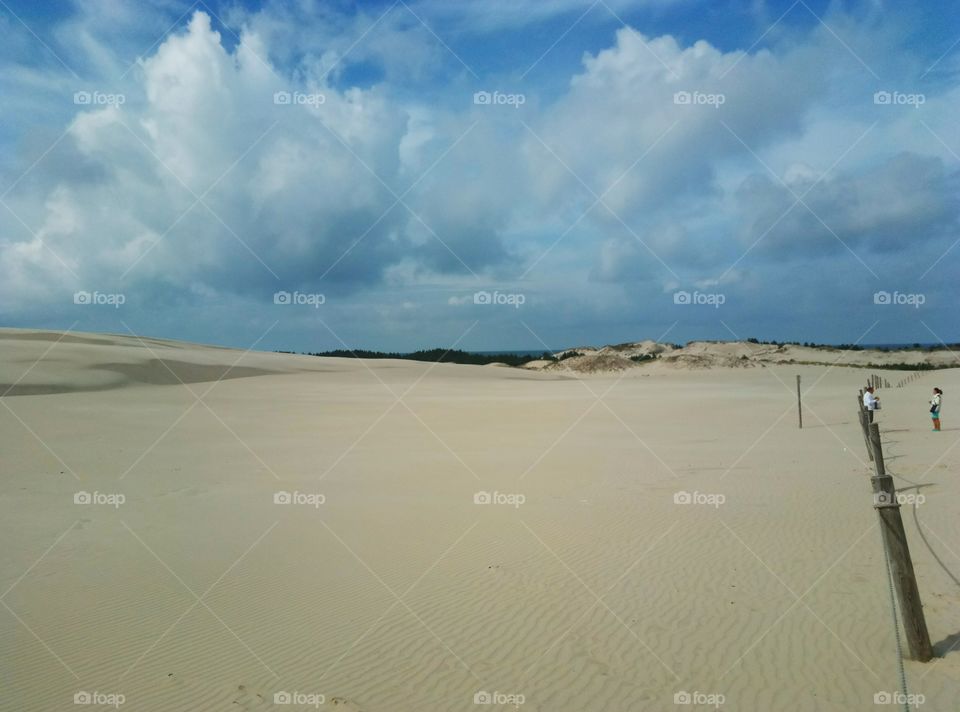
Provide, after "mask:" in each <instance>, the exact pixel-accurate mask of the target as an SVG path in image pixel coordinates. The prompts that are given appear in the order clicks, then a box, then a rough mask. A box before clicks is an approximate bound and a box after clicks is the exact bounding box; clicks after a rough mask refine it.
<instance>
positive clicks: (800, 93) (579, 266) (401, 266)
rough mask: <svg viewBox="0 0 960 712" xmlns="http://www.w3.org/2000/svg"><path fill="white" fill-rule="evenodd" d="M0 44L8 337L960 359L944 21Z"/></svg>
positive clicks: (296, 29)
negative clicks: (80, 335) (743, 342)
mask: <svg viewBox="0 0 960 712" xmlns="http://www.w3.org/2000/svg"><path fill="white" fill-rule="evenodd" d="M0 30H2V31H3V33H4V37H5V43H4V47H3V48H2V49H0V63H2V65H3V66H2V68H0V69H2V71H0V92H2V97H3V99H2V102H0V147H2V149H3V150H2V152H0V324H2V325H4V326H17V327H42V328H59V329H65V328H70V327H72V328H74V329H78V330H91V331H92V330H97V331H111V332H121V333H122V332H126V331H128V330H132V331H135V332H137V333H142V334H149V335H153V336H161V337H170V338H183V339H189V340H194V341H202V342H211V343H218V344H225V345H231V346H237V347H241V348H245V347H248V346H251V345H253V344H256V345H257V348H267V349H272V348H283V349H295V350H317V349H329V348H340V347H342V346H343V345H344V344H347V345H349V346H355V347H363V348H380V349H391V350H394V349H398V350H412V349H416V348H423V347H431V346H436V345H445V346H449V345H453V344H456V345H457V346H458V347H460V348H469V349H478V350H491V349H498V348H503V349H525V348H540V347H549V348H562V347H566V346H571V345H578V344H601V343H615V342H623V341H632V340H640V339H645V338H661V339H664V340H669V341H678V342H683V341H687V340H692V339H699V338H710V339H730V338H747V337H759V338H764V339H791V340H801V341H808V340H813V341H821V342H835V343H839V342H855V341H858V340H860V341H863V342H866V343H878V342H883V343H886V342H914V341H920V342H936V341H940V340H943V341H951V342H952V341H958V340H960V331H958V329H957V322H956V319H955V317H954V316H953V311H954V309H953V307H954V304H955V301H956V297H957V289H956V287H955V286H954V283H955V274H956V271H957V267H958V260H960V246H958V245H957V241H958V240H960V230H958V207H960V192H958V188H960V171H958V167H960V128H958V125H957V122H956V120H955V117H956V115H957V109H958V99H960V91H958V83H957V78H958V70H960V21H958V13H956V11H955V10H951V9H950V8H949V7H948V6H947V5H946V4H941V3H926V4H924V6H923V7H921V8H912V7H904V6H903V4H902V3H891V2H883V1H881V0H875V1H873V2H859V3H853V2H825V1H824V2H817V1H815V0H803V1H802V2H792V3H791V2H764V1H763V0H741V1H735V2H713V1H710V2H707V1H699V0H639V1H628V0H602V1H598V2H592V1H591V2H585V1H582V0H557V2H552V3H544V2H536V1H534V0H512V1H509V2H508V1H507V0H502V1H501V0H487V1H485V2H481V1H480V0H462V1H461V2H444V1H442V0H418V1H417V0H409V1H408V0H404V1H398V2H361V3H357V2H346V1H343V2H312V1H311V0H302V1H299V2H252V1H250V0H248V1H247V2H213V1H211V2H207V3H204V2H197V3H190V2H179V1H177V2H174V1H172V0H169V1H168V0H154V1H153V2H143V1H140V2H134V1H133V0H109V1H108V0H103V1H99V2H97V1H88V2H79V1H78V2H53V3H33V2H13V1H11V0H2V2H0ZM288 294H289V295H290V297H289V299H288V298H287V296H286V295H288ZM86 295H90V296H89V298H87V296H86ZM118 295H119V296H118ZM487 295H490V297H489V299H487ZM688 296H689V298H688ZM118 302H119V303H118Z"/></svg>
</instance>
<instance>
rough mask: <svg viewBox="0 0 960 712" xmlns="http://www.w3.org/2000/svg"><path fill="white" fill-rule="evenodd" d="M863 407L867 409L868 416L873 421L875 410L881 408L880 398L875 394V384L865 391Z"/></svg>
mask: <svg viewBox="0 0 960 712" xmlns="http://www.w3.org/2000/svg"><path fill="white" fill-rule="evenodd" d="M863 407H864V408H865V409H866V411H867V417H869V419H870V422H871V423H872V422H873V411H875V410H878V409H879V408H880V399H879V398H877V397H876V396H875V395H873V386H870V387H869V388H868V389H867V390H865V391H864V392H863Z"/></svg>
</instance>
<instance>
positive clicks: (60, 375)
mask: <svg viewBox="0 0 960 712" xmlns="http://www.w3.org/2000/svg"><path fill="white" fill-rule="evenodd" d="M61 336H62V335H61V334H50V333H42V332H29V331H22V330H4V331H0V383H2V384H5V385H3V386H2V387H0V392H3V391H4V390H8V389H10V392H9V393H8V394H7V397H4V398H2V399H0V451H2V453H3V454H2V461H3V465H2V468H3V469H2V472H3V477H2V480H0V482H2V489H0V506H2V513H3V518H2V521H3V540H4V542H5V546H4V547H2V549H0V576H2V581H0V583H2V590H3V591H5V592H6V593H5V594H3V598H2V602H3V603H4V604H5V608H4V610H3V611H0V630H2V635H3V639H4V640H6V641H9V643H8V644H7V645H5V646H3V648H2V651H0V670H2V673H3V679H4V694H3V695H2V697H0V709H3V710H7V709H9V710H68V709H69V710H76V709H77V707H75V706H74V704H73V700H74V695H75V694H77V693H78V692H90V693H93V692H94V691H96V692H97V693H98V694H101V695H104V694H122V695H123V696H124V703H123V705H122V706H121V709H128V710H138V711H139V710H223V709H239V710H244V709H248V710H260V709H262V710H266V709H281V710H282V709H308V708H310V707H309V705H310V704H311V700H312V701H313V702H318V701H319V699H320V697H319V696H320V695H322V696H323V698H322V699H323V705H321V706H320V707H319V709H321V710H322V709H339V710H364V711H365V712H380V711H388V710H389V711H391V712H395V711H405V710H410V711H412V712H415V711H419V710H438V711H439V710H477V709H485V708H487V707H485V706H479V707H478V706H477V705H475V703H474V696H475V695H476V694H477V693H478V692H481V691H483V692H487V693H489V694H491V695H494V694H496V695H500V697H497V698H496V699H499V700H512V702H518V701H519V700H518V698H516V697H514V698H509V697H504V696H505V695H506V696H509V695H522V696H523V701H522V704H518V705H517V707H518V708H519V709H522V710H527V711H528V712H529V711H532V710H537V711H543V712H546V711H550V712H555V711H560V712H564V711H567V710H569V711H571V712H572V711H577V712H579V711H581V710H594V709H595V710H672V711H674V712H676V711H677V710H684V709H712V708H713V706H712V705H710V706H708V705H701V706H699V707H697V706H695V705H689V706H684V705H676V704H674V696H675V695H677V694H681V693H691V694H693V693H699V694H700V695H701V697H700V698H698V699H707V697H704V696H708V695H722V697H723V704H721V705H720V709H727V710H738V711H741V710H748V711H751V710H801V711H803V710H818V711H819V710H837V711H840V710H843V711H849V710H854V711H857V710H862V711H867V710H873V711H875V710H878V709H880V710H882V709H897V708H896V707H895V706H877V705H875V704H874V695H875V694H877V693H879V692H884V691H894V690H896V689H898V671H897V666H896V657H895V639H894V633H893V628H892V623H891V617H890V604H889V601H888V598H887V596H888V593H887V585H886V582H885V572H884V569H883V558H882V549H881V546H880V535H879V531H878V530H877V528H876V526H875V520H876V517H875V513H874V511H873V509H872V506H871V498H870V494H869V493H870V486H869V469H868V467H867V463H866V462H865V458H864V452H863V442H862V440H861V439H860V435H859V431H858V429H857V426H856V425H855V423H854V417H853V416H854V415H855V414H854V411H853V395H854V394H855V393H856V389H857V388H858V387H859V386H860V385H861V383H862V381H863V378H864V376H865V374H866V373H867V371H864V370H858V369H855V368H839V367H838V368H830V367H827V366H810V365H802V366H801V365H776V364H773V363H770V364H767V367H765V368H744V369H737V370H732V369H702V370H687V369H682V368H672V369H671V368H662V367H658V368H656V369H653V370H650V371H643V372H640V371H630V372H624V373H619V374H616V373H615V374H603V373H598V374H595V375H591V376H589V377H588V378H584V379H582V380H580V379H578V378H575V377H573V376H571V375H570V374H569V373H565V372H550V373H537V372H531V371H525V370H522V369H511V368H485V367H473V366H457V365H452V364H424V363H413V362H407V361H366V362H361V361H357V360H353V359H317V358H313V357H302V356H290V355H283V354H271V353H259V352H250V353H243V352H241V351H235V350H230V349H222V348H214V347H205V346H199V345H195V344H182V343H176V342H167V341H163V340H156V339H150V340H147V339H145V340H144V342H140V341H138V340H137V339H135V338H134V337H130V336H107V335H92V334H90V335H87V334H70V335H68V336H66V337H64V338H61ZM733 355H734V356H739V354H738V353H734V354H733ZM798 373H799V374H801V376H802V379H803V384H804V387H805V388H811V389H812V390H810V391H809V392H808V393H807V394H806V395H805V404H806V409H805V428H804V429H803V430H802V431H799V430H798V429H797V425H796V410H795V409H796V406H795V401H794V397H795V395H794V393H793V390H792V389H793V387H794V380H793V379H794V376H795V375H796V374H798ZM900 375H901V374H899V373H895V372H889V373H888V374H887V376H888V377H889V378H890V380H891V381H893V380H895V379H897V380H899V376H900ZM180 381H183V383H184V384H185V385H183V384H181V383H180ZM934 385H938V386H940V387H942V388H943V389H944V391H945V394H946V395H945V405H944V425H945V428H946V429H947V430H946V431H945V432H942V433H939V434H934V433H931V432H930V431H929V424H928V421H927V417H926V408H925V402H926V399H927V398H928V397H929V396H928V391H929V390H930V388H932V386H934ZM11 387H12V389H11ZM953 394H960V369H951V370H945V371H937V372H929V373H926V374H925V375H924V376H923V377H921V378H919V379H918V380H916V381H915V382H913V383H911V384H910V386H909V387H906V388H899V389H898V388H891V389H883V390H881V392H880V396H881V399H882V402H883V403H884V409H883V411H881V413H880V415H879V420H880V423H881V429H882V431H883V433H884V440H885V448H886V451H887V453H888V464H889V467H890V469H891V470H892V471H893V472H894V474H896V475H897V476H898V485H900V486H901V487H908V486H910V485H911V483H915V484H916V485H917V486H919V487H920V489H919V490H916V491H919V492H922V493H923V494H924V496H925V498H926V501H925V502H923V503H922V504H920V505H918V506H917V507H916V508H915V509H913V508H909V507H905V508H904V509H903V513H904V519H905V522H906V524H907V528H908V532H907V534H908V537H909V539H910V545H911V547H912V550H913V555H914V560H915V564H916V569H917V573H918V577H919V581H920V588H921V594H922V596H923V600H924V603H925V606H926V613H927V618H928V624H929V627H930V630H931V635H932V636H933V638H934V640H935V641H936V642H937V647H938V650H939V651H940V653H941V654H942V656H943V657H941V658H938V659H937V661H936V662H934V663H929V664H926V665H921V664H919V663H912V662H908V663H907V673H908V676H909V682H910V689H911V692H914V693H921V694H923V695H924V696H925V704H924V705H923V706H922V707H921V709H926V710H947V709H954V708H955V707H956V700H957V698H958V695H960V651H955V650H954V651H949V652H948V650H949V648H951V646H953V645H954V644H956V643H957V641H960V616H958V611H960V584H958V579H960V555H958V552H960V516H958V515H960V497H958V494H960V484H958V480H957V472H958V468H960V447H955V445H956V443H957V442H958V437H960V425H957V423H960V410H958V411H957V413H958V420H957V421H954V420H953V418H952V416H951V413H952V412H953V411H952V406H951V403H952V397H953ZM13 396H15V397H13ZM398 398H400V400H398ZM198 399H199V400H198ZM78 492H86V493H90V494H91V497H93V496H94V495H96V496H97V497H99V498H100V500H99V501H102V502H103V503H99V504H98V503H96V502H93V503H90V504H77V503H75V495H76V494H77V493H78ZM682 492H685V493H690V494H691V497H694V495H695V498H694V499H695V501H694V502H692V503H690V504H683V503H677V497H676V495H677V494H678V493H682ZM278 493H290V495H291V499H292V500H295V501H293V502H291V503H290V504H284V503H282V502H283V501H284V499H283V495H282V494H281V496H280V500H279V501H280V502H281V503H276V502H275V500H276V496H277V494H278ZM485 493H486V494H485ZM117 495H122V496H123V500H124V501H123V502H122V503H116V496H117ZM319 495H322V496H323V501H322V502H321V501H320V499H321V498H320V497H319ZM487 495H489V499H490V500H492V501H491V503H489V504H484V503H482V502H485V501H486V500H487V499H488V497H487ZM718 495H722V499H723V501H722V502H720V501H719V500H718ZM111 496H113V497H114V502H115V504H110V503H107V501H106V500H104V497H107V498H109V497H111ZM521 498H522V501H520V499H521ZM705 498H706V499H705ZM710 498H712V499H710ZM679 499H680V501H681V502H682V500H683V497H680V498H679ZM477 501H479V502H481V503H476V502H477ZM698 502H699V503H698ZM921 534H922V535H923V536H921ZM957 647H960V645H957ZM277 694H281V695H283V694H290V695H291V697H292V699H294V700H300V701H301V702H302V703H303V704H302V705H301V706H295V705H288V706H280V705H275V704H274V700H275V698H274V696H275V695H277ZM297 695H299V697H297ZM311 695H313V697H310V696H311ZM279 699H282V698H279ZM513 707H514V705H513V704H504V705H500V706H498V705H490V708H498V709H509V708H513Z"/></svg>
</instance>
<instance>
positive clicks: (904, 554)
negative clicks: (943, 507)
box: [870, 423, 933, 663]
mask: <svg viewBox="0 0 960 712" xmlns="http://www.w3.org/2000/svg"><path fill="white" fill-rule="evenodd" d="M870 444H871V445H872V446H873V464H874V467H875V468H876V475H875V476H874V477H872V478H871V482H872V484H873V506H874V509H876V510H877V514H878V515H879V517H880V528H881V530H882V531H883V545H884V548H885V549H886V556H887V560H888V561H889V562H890V573H891V575H892V576H893V585H894V587H895V588H896V591H897V601H898V602H899V604H900V618H901V619H902V620H903V628H904V630H905V631H906V633H907V645H908V646H909V648H910V657H911V658H913V659H914V660H919V661H920V662H923V663H925V662H928V661H929V660H931V659H932V658H933V646H932V645H931V644H930V633H929V632H928V631H927V622H926V620H925V619H924V617H923V604H922V603H921V602H920V590H919V589H918V588H917V577H916V574H915V573H914V571H913V561H912V560H911V558H910V547H909V545H908V544H907V534H906V532H905V531H904V529H903V519H902V517H901V516H900V503H899V502H898V501H897V492H896V490H895V489H894V486H893V478H892V477H891V476H890V475H888V474H887V470H886V467H885V466H884V463H883V447H882V446H881V444H880V426H878V425H877V424H876V423H871V425H870Z"/></svg>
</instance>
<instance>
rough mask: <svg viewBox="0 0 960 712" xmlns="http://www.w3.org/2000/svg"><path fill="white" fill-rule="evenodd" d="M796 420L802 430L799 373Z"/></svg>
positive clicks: (798, 379) (798, 376)
mask: <svg viewBox="0 0 960 712" xmlns="http://www.w3.org/2000/svg"><path fill="white" fill-rule="evenodd" d="M797 421H798V423H799V427H800V429H801V430H803V407H802V406H801V405H800V374H797Z"/></svg>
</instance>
